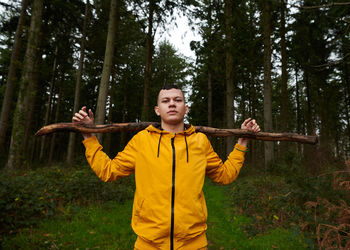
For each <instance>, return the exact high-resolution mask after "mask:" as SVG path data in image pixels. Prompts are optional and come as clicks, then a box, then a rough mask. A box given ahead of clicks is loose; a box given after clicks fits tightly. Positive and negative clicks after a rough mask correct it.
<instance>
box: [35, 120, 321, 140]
mask: <svg viewBox="0 0 350 250" xmlns="http://www.w3.org/2000/svg"><path fill="white" fill-rule="evenodd" d="M151 124H152V125H157V124H159V123H157V122H135V123H113V124H106V125H94V126H84V125H75V124H73V123H55V124H51V125H47V126H45V127H42V128H41V129H40V130H39V131H38V132H36V134H35V135H36V136H42V135H47V134H51V133H55V132H60V131H63V132H66V131H71V132H82V133H114V132H136V131H140V130H142V129H145V128H147V127H148V126H149V125H151ZM195 129H196V131H197V132H202V133H204V134H206V135H209V136H216V137H228V136H237V137H242V138H249V139H253V140H262V141H290V142H299V143H306V144H313V145H314V144H316V143H317V142H318V137H317V136H308V135H300V134H295V133H267V132H259V133H254V132H252V131H249V130H244V129H219V128H212V127H204V126H195Z"/></svg>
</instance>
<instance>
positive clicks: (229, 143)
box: [225, 0, 234, 155]
mask: <svg viewBox="0 0 350 250" xmlns="http://www.w3.org/2000/svg"><path fill="white" fill-rule="evenodd" d="M232 8H233V1H232V0H225V35H226V39H225V45H226V46H225V47H226V48H225V66H226V126H227V128H233V126H234V103H233V102H234V83H233V55H232V52H233V48H232V47H233V45H232V44H233V31H232V19H233V13H232ZM233 139H234V138H232V137H230V138H227V140H226V154H227V155H228V154H229V153H230V152H231V151H232V150H233V146H234V145H233Z"/></svg>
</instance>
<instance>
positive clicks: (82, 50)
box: [66, 0, 90, 165]
mask: <svg viewBox="0 0 350 250" xmlns="http://www.w3.org/2000/svg"><path fill="white" fill-rule="evenodd" d="M89 5H90V1H89V0H87V1H86V5H85V18H84V25H83V36H82V38H81V45H80V58H79V66H78V72H77V80H76V83H75V94H74V107H73V116H74V114H75V113H76V112H78V110H79V105H80V85H81V79H82V76H83V70H84V59H85V44H86V32H87V26H88V22H89V9H90V7H89ZM74 147H75V133H70V134H69V142H68V150H67V159H66V161H67V163H68V164H69V165H71V164H72V162H73V158H74Z"/></svg>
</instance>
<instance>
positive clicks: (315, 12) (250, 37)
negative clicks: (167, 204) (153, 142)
mask: <svg viewBox="0 0 350 250" xmlns="http://www.w3.org/2000/svg"><path fill="white" fill-rule="evenodd" d="M0 7H1V12H0V108H1V114H0V172H1V173H0V179H1V184H0V185H1V186H0V197H1V201H0V208H1V211H2V212H1V219H0V224H1V225H2V226H0V227H1V228H3V229H0V234H1V236H0V243H3V247H4V249H13V248H14V247H15V248H21V247H22V248H26V249H38V247H39V246H40V248H45V249H52V248H53V247H52V246H53V245H55V244H58V242H59V241H60V240H62V239H61V238H60V237H59V236H57V235H56V236H57V237H56V238H55V239H54V240H53V239H51V238H50V239H51V240H52V241H50V242H49V243H45V244H46V245H45V244H44V243H43V242H47V239H42V237H43V236H42V237H41V238H40V237H39V239H36V240H34V238H33V240H32V243H33V245H21V244H25V243H23V242H22V241H21V237H24V238H27V239H28V238H30V237H32V233H31V232H32V231H31V232H30V233H28V231H26V230H28V228H30V230H33V228H39V229H40V228H41V227H43V225H38V221H41V220H53V219H57V218H66V217H69V218H70V220H71V219H72V218H73V217H74V216H75V215H76V213H78V210H79V209H80V210H83V209H87V208H89V207H90V206H95V205H96V204H97V205H98V208H100V206H105V205H106V204H107V207H108V206H112V205H108V204H109V202H111V201H112V200H115V201H118V202H119V203H120V204H124V202H125V204H128V202H130V200H132V189H133V188H134V182H133V180H132V178H129V179H126V180H121V181H118V182H117V183H115V184H107V183H99V181H98V180H95V179H96V177H95V176H94V175H93V173H91V171H90V170H89V169H88V166H87V162H86V160H85V157H84V147H83V144H82V140H83V138H82V136H81V135H80V134H79V133H73V132H68V131H66V132H57V133H53V134H50V135H45V136H35V133H36V132H37V131H38V130H39V129H40V128H42V127H43V126H45V125H49V124H54V123H62V122H71V121H72V116H73V115H74V114H75V113H76V112H77V111H78V110H79V109H80V108H81V107H82V106H87V107H88V108H90V109H92V110H93V111H94V113H95V122H96V124H110V123H129V122H130V123H131V122H132V123H134V122H157V121H159V118H158V117H157V115H156V114H155V113H154V111H153V107H154V106H155V105H156V100H157V95H158V91H159V89H160V88H161V87H162V86H163V85H166V84H177V85H178V86H180V87H181V88H182V89H183V90H184V92H185V96H186V101H187V103H188V104H189V106H190V111H189V113H188V115H187V116H186V117H185V120H186V122H187V123H191V124H193V125H198V126H199V125H201V126H209V127H214V128H228V129H231V128H240V125H241V123H242V122H243V121H244V120H245V119H246V118H248V117H252V118H254V119H256V121H257V122H258V123H259V125H260V127H261V130H262V131H264V132H271V133H297V134H301V135H312V136H317V138H318V143H317V144H316V145H309V144H303V143H296V142H283V141H275V142H272V141H261V140H251V142H250V144H249V152H248V153H247V154H246V161H245V165H246V168H245V169H244V170H243V171H242V173H241V175H242V178H241V177H239V178H238V180H237V183H234V184H232V185H229V186H228V187H217V186H215V185H214V184H212V183H208V187H207V189H206V191H205V193H206V192H207V193H206V195H207V196H208V195H209V199H208V200H209V201H210V200H211V199H210V194H212V195H213V196H216V195H218V197H220V195H223V197H224V198H223V199H224V200H225V199H226V201H225V202H228V203H230V204H231V205H232V208H225V209H226V210H227V211H226V210H225V211H226V212H227V213H229V214H231V213H232V214H233V215H234V216H233V215H232V216H231V215H230V216H231V217H230V218H229V219H227V221H229V222H232V218H233V217H235V218H236V217H237V218H238V217H239V216H241V217H242V218H245V219H247V218H249V219H247V221H248V222H247V221H245V219H242V221H245V222H242V223H241V222H240V223H238V222H237V221H239V220H238V219H237V220H236V222H235V223H236V224H235V223H233V222H232V223H233V224H234V225H235V227H236V228H242V232H241V233H242V234H243V233H247V232H248V233H247V236H246V237H247V241H248V240H252V239H255V238H254V237H258V236H260V235H265V233H266V234H268V233H269V232H270V233H271V232H272V231H269V230H277V229H279V230H280V229H282V228H283V229H286V230H287V231H288V230H289V231H288V232H291V231H290V230H292V231H293V232H297V234H298V237H299V236H300V237H301V238H302V239H300V238H298V240H297V243H298V244H299V243H300V242H302V243H300V246H299V245H298V247H296V246H295V245H293V246H291V245H288V247H296V248H300V249H304V248H309V249H313V248H315V249H316V248H319V249H349V248H350V206H349V205H350V204H349V199H350V195H349V190H350V2H348V1H346V0H334V1H324V0H267V1H262V0H250V1H248V0H246V1H245V0H240V1H233V0H222V1H221V0H179V1H175V0H148V1H140V0H91V1H90V0H52V1H44V0H12V1H4V0H1V1H0ZM178 16H181V17H182V18H186V19H187V20H188V24H189V27H190V29H192V30H193V31H195V32H197V33H198V35H199V37H200V39H199V40H195V41H191V42H190V47H191V50H192V51H193V52H194V55H195V57H194V58H192V57H190V56H189V55H184V54H182V53H181V52H180V51H178V50H177V49H176V48H175V46H174V44H173V43H172V39H171V38H170V39H157V37H161V34H164V33H166V32H171V31H169V26H170V25H176V21H177V18H176V17H178ZM176 36H181V34H172V37H176ZM134 134H135V133H134V132H117V133H104V134H99V135H98V138H99V141H100V142H101V144H102V145H103V148H104V151H105V152H106V153H107V154H108V155H109V156H110V157H114V156H115V155H116V154H117V153H118V152H119V151H121V150H123V148H124V147H125V145H126V143H127V142H128V140H129V139H130V138H131V137H132V136H133V135H134ZM209 139H210V141H211V143H212V145H213V147H214V149H215V151H216V152H217V153H218V154H219V155H220V157H221V158H222V159H225V158H226V157H227V155H228V154H229V153H230V152H231V151H232V148H233V146H234V143H235V142H236V141H237V139H238V138H235V137H225V138H218V137H209ZM240 178H241V179H242V180H241V181H240ZM82 179H85V180H86V182H83V180H82ZM34 190H35V191H34ZM91 190H93V191H91ZM218 190H219V191H218ZM89 192H90V193H91V194H89V195H86V194H87V193H89ZM216 192H219V193H220V192H221V193H220V194H216ZM35 199H36V200H35ZM269 202H270V203H269ZM113 204H114V203H113ZM113 206H117V205H116V204H114V205H113ZM118 206H119V204H118ZM213 206H215V202H214V203H213ZM77 207H79V209H77ZM75 208H76V209H75ZM96 209H97V208H96ZM126 209H128V208H126ZM107 210H108V209H107ZM208 210H209V213H210V204H209V205H208ZM89 211H90V210H89ZM226 212H225V213H226ZM96 213H97V212H96ZM8 215H11V216H12V217H11V216H8ZM10 217H11V218H10ZM241 217H239V218H241ZM265 218H269V219H265ZM221 219H222V218H218V220H221ZM227 221H225V222H227ZM225 222H224V223H223V224H225ZM213 223H214V222H213ZM232 223H231V224H232ZM226 224H230V223H226ZM126 225H128V224H126ZM39 229H38V230H39ZM47 230H48V229H47ZM226 230H233V229H227V228H226ZM208 231H210V227H209V229H208ZM273 232H274V233H273V234H272V233H271V235H273V236H274V237H275V233H276V231H273ZM48 234H49V233H48ZM53 234H54V233H50V235H51V236H52V235H53ZM131 234H132V232H131ZM121 235H123V234H122V233H121ZM222 235H224V236H225V237H226V238H224V239H223V240H222V242H219V240H217V241H216V240H214V238H216V237H217V236H216V235H215V232H213V234H212V235H211V237H212V240H210V239H209V242H211V243H210V244H211V245H210V244H209V249H232V248H234V246H236V247H237V248H236V249H246V248H245V247H244V244H243V243H242V244H241V245H240V244H239V243H237V242H236V241H232V242H231V240H229V238H230V236H229V235H230V234H227V236H226V234H225V233H222ZM271 235H270V236H271ZM276 235H277V236H276V238H277V239H276V241H278V239H279V240H280V243H278V244H280V245H279V247H282V248H283V246H284V244H287V243H286V242H287V241H288V240H286V239H285V238H278V237H280V235H282V233H280V234H279V233H276ZM278 235H279V236H278ZM16 237H19V238H16ZM118 237H119V236H118ZM120 237H121V238H125V236H120ZM266 237H267V236H266ZM271 237H272V236H271ZM44 238H45V237H44ZM118 239H119V238H118ZM133 239H134V238H131V240H130V238H128V240H127V242H123V243H120V244H121V245H122V244H125V246H124V247H119V248H118V247H116V246H118V245H113V246H112V245H111V246H108V247H110V248H113V249H116V248H117V249H130V247H132V246H133V245H132V242H133ZM110 240H111V241H116V240H115V238H110ZM66 241H67V242H68V241H69V242H70V243H69V244H68V243H67V242H61V243H60V244H62V245H61V246H60V247H58V248H60V249H66V248H67V249H71V248H72V247H73V246H74V247H75V248H79V247H83V245H79V244H78V243H77V244H78V245H76V243H72V241H73V240H69V239H68V240H66ZM129 241H130V242H131V243H130V242H129ZM238 241H239V240H238ZM261 241H262V240H261ZM251 242H254V243H249V244H253V245H251V247H253V248H256V249H259V248H260V249H273V248H278V246H277V245H276V244H277V243H271V244H270V245H269V246H267V245H259V244H260V243H259V242H260V241H259V240H256V242H255V241H251ZM264 242H265V243H266V240H264ZM305 242H306V243H305ZM66 243H67V244H68V245H67V244H66ZM95 243H96V242H95ZM95 243H90V244H91V245H87V246H84V247H86V248H89V247H91V246H92V245H94V244H95ZM265 243H264V244H265ZM297 243H296V244H297ZM11 244H12V245H11ZM35 244H37V245H35ZM40 244H44V245H40ZM50 244H51V245H50ZM96 244H97V245H98V244H102V243H96ZM128 244H129V245H128ZM225 244H227V245H225ZM235 244H236V245H235ZM255 244H257V245H255ZM305 244H306V245H305ZM121 245H120V246H121ZM24 246H25V247H24ZM99 246H101V245H99ZM286 246H287V245H286ZM108 247H107V246H105V247H103V246H102V248H103V249H104V248H108ZM288 247H286V248H287V249H288ZM0 248H1V245H0ZM296 248H295V249H296ZM247 249H251V248H249V247H248V248H247Z"/></svg>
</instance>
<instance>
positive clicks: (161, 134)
mask: <svg viewBox="0 0 350 250" xmlns="http://www.w3.org/2000/svg"><path fill="white" fill-rule="evenodd" d="M162 136H163V132H160V136H159V141H158V152H157V158H159V152H160V141H161V140H162ZM184 137H185V143H186V154H187V162H188V158H189V155H188V144H187V139H186V132H184Z"/></svg>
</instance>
